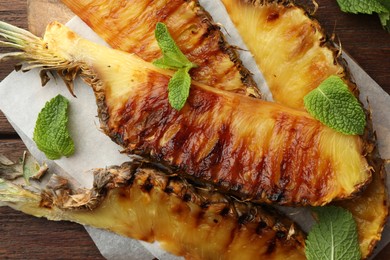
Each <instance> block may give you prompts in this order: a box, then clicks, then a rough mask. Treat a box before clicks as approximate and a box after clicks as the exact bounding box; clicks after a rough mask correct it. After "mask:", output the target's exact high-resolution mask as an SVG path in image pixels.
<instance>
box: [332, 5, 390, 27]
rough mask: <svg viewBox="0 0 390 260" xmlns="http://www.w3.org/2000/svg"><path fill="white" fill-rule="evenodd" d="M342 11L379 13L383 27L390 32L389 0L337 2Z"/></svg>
mask: <svg viewBox="0 0 390 260" xmlns="http://www.w3.org/2000/svg"><path fill="white" fill-rule="evenodd" d="M337 3H338V4H339V6H340V9H341V11H343V12H347V13H354V14H357V13H361V14H372V13H377V14H378V15H379V19H380V21H381V23H382V25H383V27H384V28H385V29H386V30H387V31H390V1H389V0H364V1H363V0H337Z"/></svg>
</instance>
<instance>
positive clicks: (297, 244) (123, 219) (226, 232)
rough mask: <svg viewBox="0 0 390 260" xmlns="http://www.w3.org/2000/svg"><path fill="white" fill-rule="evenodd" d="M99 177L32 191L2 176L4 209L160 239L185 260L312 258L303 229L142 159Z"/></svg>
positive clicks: (55, 179) (54, 181)
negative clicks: (84, 185) (86, 186)
mask: <svg viewBox="0 0 390 260" xmlns="http://www.w3.org/2000/svg"><path fill="white" fill-rule="evenodd" d="M30 161H31V160H30ZM6 167H7V166H6ZM8 167H10V165H8ZM1 168H2V167H0V169H1ZM20 168H22V167H20ZM92 172H93V174H94V185H93V188H92V189H91V190H81V191H80V189H76V188H72V186H71V185H70V184H69V182H68V181H67V180H66V179H64V178H62V177H59V176H56V175H53V176H52V177H51V178H50V180H49V182H48V184H47V185H46V186H45V185H43V186H44V188H40V190H37V188H33V189H29V188H31V187H29V186H28V185H27V186H28V187H26V184H25V183H24V184H23V185H17V184H15V182H17V181H14V180H13V181H12V182H10V181H8V180H5V179H2V178H4V175H3V174H2V172H1V170H0V177H1V178H0V205H3V206H4V205H7V206H10V207H12V208H14V209H16V210H20V211H23V212H25V213H27V214H30V215H34V216H37V217H46V218H48V219H50V220H69V221H73V222H77V223H80V224H84V225H89V226H93V227H97V228H101V229H105V230H110V231H113V232H115V233H118V234H121V235H123V236H127V237H131V238H135V239H139V240H144V241H147V242H154V241H158V242H159V244H160V245H161V246H162V247H163V248H164V249H166V250H167V251H168V252H171V253H173V254H176V255H179V256H184V257H185V258H186V259H238V258H240V259H305V255H304V245H303V244H304V242H303V241H304V237H303V235H302V233H301V232H300V231H299V229H297V228H296V227H295V226H294V225H293V223H291V222H290V221H288V220H287V219H285V218H284V217H282V216H281V215H280V214H279V213H278V212H275V211H271V213H269V212H270V210H269V209H267V208H265V207H264V206H260V205H255V204H251V203H240V202H237V201H234V200H231V199H230V198H229V197H226V196H224V195H222V194H220V193H217V192H215V191H214V192H213V191H212V189H211V190H209V187H207V186H195V185H192V184H190V183H188V182H186V181H184V180H182V179H181V178H178V177H177V176H169V175H167V173H166V172H164V171H163V170H161V169H159V168H158V166H157V165H154V164H149V163H147V162H142V161H134V162H131V163H124V164H123V165H122V166H120V167H119V166H113V167H108V168H105V169H93V170H92ZM20 177H21V178H23V177H22V176H20ZM22 182H24V180H22ZM244 248H245V249H244Z"/></svg>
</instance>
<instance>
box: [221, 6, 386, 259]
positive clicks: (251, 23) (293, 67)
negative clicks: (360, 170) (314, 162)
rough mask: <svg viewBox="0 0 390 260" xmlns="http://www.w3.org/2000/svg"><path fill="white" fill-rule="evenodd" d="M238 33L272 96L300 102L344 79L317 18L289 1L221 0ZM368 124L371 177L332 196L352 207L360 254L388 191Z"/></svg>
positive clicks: (378, 224)
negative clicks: (353, 192)
mask: <svg viewBox="0 0 390 260" xmlns="http://www.w3.org/2000/svg"><path fill="white" fill-rule="evenodd" d="M222 2H223V3H224V4H225V7H226V10H227V12H228V13H229V15H230V17H231V19H232V21H233V22H234V24H235V25H236V27H237V29H238V31H239V33H240V35H241V36H242V37H243V39H244V41H245V43H246V45H247V46H248V48H249V50H250V51H251V52H252V53H253V54H254V58H255V59H256V62H257V64H258V66H259V69H260V70H261V71H262V72H263V73H264V76H265V78H266V80H267V83H268V85H269V86H270V89H271V92H272V95H273V97H274V99H275V100H276V102H279V103H281V104H283V105H287V106H290V107H295V108H298V109H299V108H303V97H304V96H305V95H306V94H307V93H309V92H310V91H311V90H312V89H313V88H315V87H316V86H317V85H318V84H319V83H320V82H321V81H322V80H323V79H325V78H327V77H328V76H330V75H338V76H340V77H343V78H344V80H345V81H346V82H347V83H348V85H349V87H350V89H351V91H353V92H354V93H355V95H357V94H358V93H357V92H358V91H357V89H356V86H355V85H354V84H353V83H351V82H350V81H349V80H348V73H346V69H344V67H343V63H342V61H341V59H337V53H336V52H335V47H334V44H333V43H332V42H331V41H329V40H328V39H327V37H326V36H325V35H324V34H323V32H322V29H321V27H320V25H319V24H318V22H317V21H315V20H313V19H311V18H310V17H308V16H307V14H306V12H305V10H303V9H302V8H299V7H297V6H295V5H294V3H293V2H292V1H285V2H284V3H280V2H278V1H245V0H222ZM372 133H373V130H372V129H371V126H370V125H369V126H368V129H367V131H366V134H365V136H363V140H364V141H365V142H366V147H367V148H366V153H367V158H368V161H369V164H370V165H371V166H372V167H373V168H374V174H373V181H372V183H371V184H370V185H369V186H368V188H367V190H365V191H364V192H363V193H362V194H360V196H359V197H357V198H355V199H353V200H348V201H342V202H338V203H337V205H338V206H342V207H344V208H346V209H348V210H349V211H350V212H352V214H353V216H354V218H355V220H356V222H357V227H358V232H359V241H360V247H361V251H362V256H363V258H367V257H368V256H369V255H370V253H371V252H372V251H373V249H374V247H375V244H376V243H377V241H379V240H380V237H381V232H382V230H383V227H384V224H385V222H386V219H387V216H388V201H387V198H388V195H387V190H386V186H385V180H384V178H385V170H384V167H383V161H382V160H381V159H379V155H378V152H377V151H376V150H375V149H374V148H373V147H375V136H374V135H373V134H372Z"/></svg>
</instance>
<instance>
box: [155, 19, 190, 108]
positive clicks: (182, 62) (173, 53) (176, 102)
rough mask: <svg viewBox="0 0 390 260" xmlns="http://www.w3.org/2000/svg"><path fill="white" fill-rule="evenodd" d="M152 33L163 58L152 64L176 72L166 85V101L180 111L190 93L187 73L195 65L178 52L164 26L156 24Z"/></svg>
mask: <svg viewBox="0 0 390 260" xmlns="http://www.w3.org/2000/svg"><path fill="white" fill-rule="evenodd" d="M154 33H155V37H156V40H157V43H158V45H159V46H160V48H161V51H162V53H163V57H162V58H160V59H158V60H155V61H154V62H153V64H154V65H155V66H157V67H159V68H162V69H171V70H177V71H176V72H175V74H174V75H173V77H172V78H171V80H170V81H169V83H168V101H169V104H170V105H171V106H172V107H173V108H174V109H176V110H180V109H182V108H183V106H184V104H185V102H186V100H187V98H188V95H189V93H190V86H191V77H190V74H189V73H188V72H189V71H190V69H192V68H195V67H196V64H194V63H192V62H190V61H189V60H188V59H187V57H186V56H185V55H184V54H183V53H182V52H181V51H180V49H179V47H178V46H177V45H176V43H175V41H174V40H173V38H172V36H171V35H170V34H169V31H168V28H167V26H166V25H165V24H163V23H157V25H156V30H155V32H154Z"/></svg>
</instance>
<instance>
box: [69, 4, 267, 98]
mask: <svg viewBox="0 0 390 260" xmlns="http://www.w3.org/2000/svg"><path fill="white" fill-rule="evenodd" d="M62 2H63V3H64V4H66V5H67V6H68V7H69V8H70V9H71V10H72V11H73V12H74V13H75V14H76V15H78V16H79V17H80V18H81V19H82V20H84V22H85V23H87V24H88V25H89V26H90V27H91V28H92V29H93V30H94V31H95V32H96V33H97V34H98V35H100V37H102V38H103V39H104V40H105V41H106V42H107V43H108V44H109V45H111V46H112V47H113V48H115V49H119V50H123V51H126V52H129V53H135V54H137V55H138V56H140V57H141V58H142V59H144V60H146V61H149V62H151V61H154V60H156V59H157V58H159V57H161V55H162V54H161V50H160V48H159V47H158V45H157V41H156V40H155V37H154V29H155V25H156V23H157V22H163V23H165V24H166V25H167V27H169V30H170V33H171V34H172V37H173V38H174V39H175V42H176V43H177V45H178V46H179V48H180V49H181V50H182V52H183V53H184V54H185V55H186V56H187V57H188V59H189V60H190V61H191V62H193V63H195V64H197V65H198V67H197V68H195V69H193V70H191V77H192V78H193V79H194V80H197V81H199V82H202V83H204V84H206V85H210V86H213V87H216V88H220V89H224V90H228V91H232V92H237V93H242V94H245V95H251V96H254V97H260V93H259V91H258V89H257V87H256V84H255V82H254V81H253V79H252V76H251V74H250V73H249V71H248V70H247V69H246V68H245V67H243V66H242V64H241V61H240V60H239V58H238V55H237V53H236V52H235V50H234V49H233V48H232V47H231V46H229V45H228V44H227V43H226V41H225V39H224V36H223V34H222V33H221V32H220V29H219V26H217V25H216V24H214V22H213V21H212V18H211V17H210V16H209V14H208V13H207V12H206V11H205V10H203V8H202V7H201V6H200V5H199V3H198V1H196V0H190V1H187V0H158V1H143V0H142V1H140V0H135V1H127V0H119V1H107V0H99V1H96V0H62Z"/></svg>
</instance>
